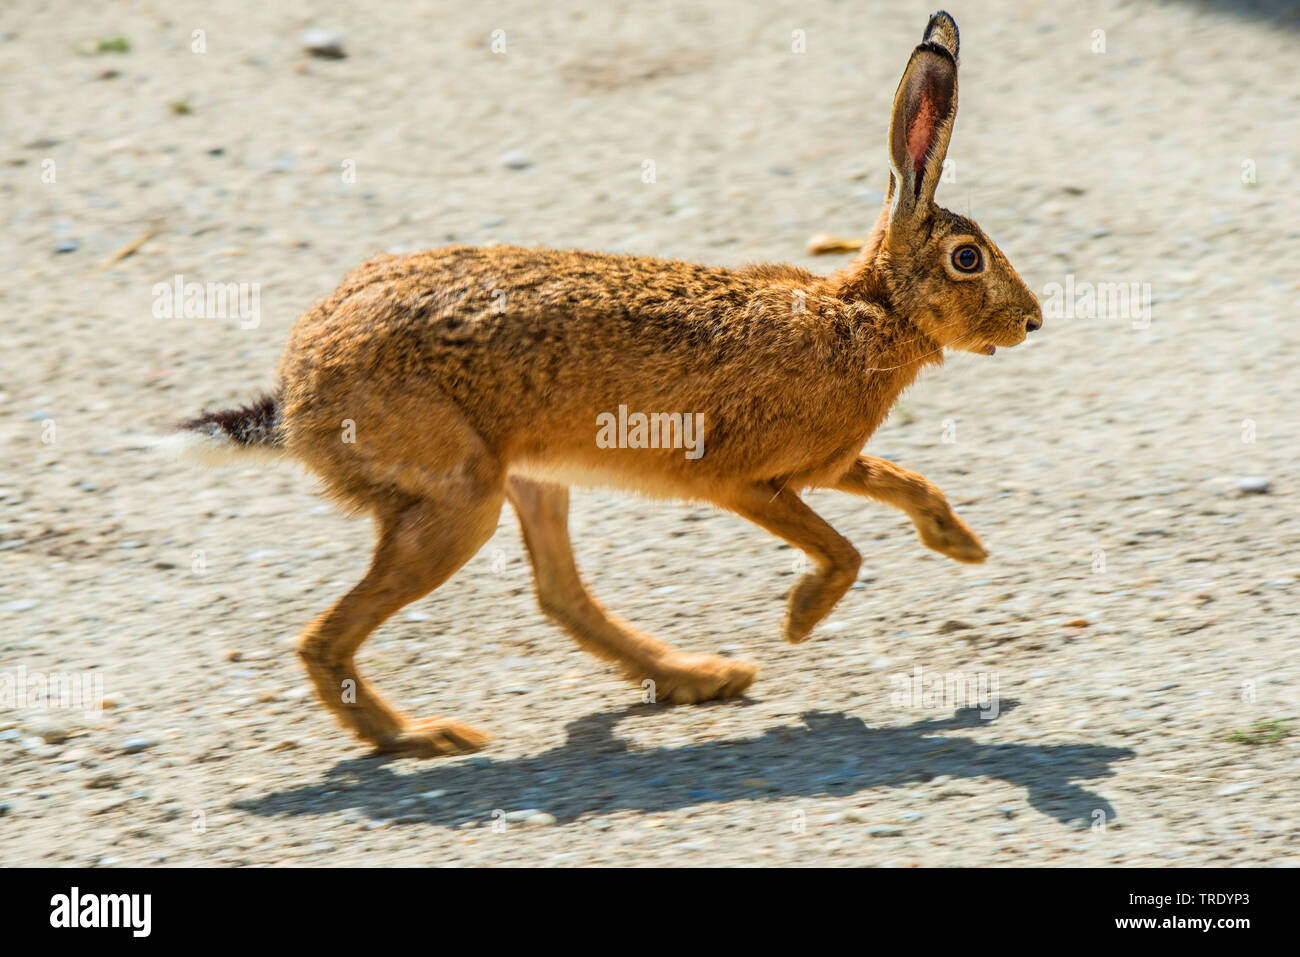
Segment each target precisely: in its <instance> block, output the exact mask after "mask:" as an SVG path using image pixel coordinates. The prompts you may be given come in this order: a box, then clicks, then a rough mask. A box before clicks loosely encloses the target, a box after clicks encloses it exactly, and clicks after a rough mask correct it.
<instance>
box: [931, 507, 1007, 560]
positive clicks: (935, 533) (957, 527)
mask: <svg viewBox="0 0 1300 957" xmlns="http://www.w3.org/2000/svg"><path fill="white" fill-rule="evenodd" d="M913 521H914V522H915V523H916V530H917V532H918V533H919V534H920V536H921V544H923V545H925V547H926V548H932V549H934V550H935V551H936V552H939V553H940V554H941V555H947V556H948V557H949V558H955V559H956V560H957V561H959V562H968V563H970V564H972V565H978V564H979V563H980V562H982V561H984V560H985V559H986V558H988V557H989V553H988V549H986V548H985V547H984V543H983V542H981V541H980V539H979V536H978V535H976V534H975V533H974V532H973V531H972V530H971V527H970V526H969V525H967V524H966V523H965V522H963V521H962V520H961V518H960V517H958V515H957V513H956V512H954V511H953V510H952V509H951V508H949V507H948V505H947V503H946V502H945V503H944V507H943V508H942V509H935V510H932V511H926V512H924V513H922V514H920V515H918V516H916V517H915V518H914V519H913Z"/></svg>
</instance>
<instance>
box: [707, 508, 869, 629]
mask: <svg viewBox="0 0 1300 957" xmlns="http://www.w3.org/2000/svg"><path fill="white" fill-rule="evenodd" d="M718 504H719V505H724V506H725V507H727V508H729V509H731V510H732V511H734V512H735V513H736V514H737V515H740V516H742V517H744V518H747V519H749V520H750V521H751V522H753V523H754V524H755V525H761V526H762V527H763V528H765V529H767V530H768V531H769V532H771V533H772V534H773V535H776V536H778V537H779V538H783V539H785V540H786V541H787V542H789V543H790V544H791V545H793V546H795V547H796V548H798V549H801V550H802V551H803V552H804V554H806V555H807V556H808V557H809V558H811V559H812V560H813V561H814V562H816V564H817V567H816V568H815V569H814V570H813V571H810V572H809V573H808V574H806V575H804V576H803V578H801V579H800V580H799V582H798V584H796V585H795V587H794V591H793V592H791V594H790V610H789V613H788V614H787V616H786V621H785V640H786V641H788V642H790V643H792V644H798V643H799V642H801V641H803V640H804V639H806V638H807V637H808V635H809V634H810V633H811V632H812V630H813V626H814V625H816V624H817V622H819V621H821V620H822V619H823V618H825V617H826V615H827V614H829V613H830V610H831V609H832V608H833V607H835V603H836V602H837V601H839V600H840V598H842V597H843V596H844V593H845V592H846V591H848V590H849V586H851V585H852V584H853V582H854V580H855V579H856V578H857V576H858V568H859V566H860V565H861V564H862V556H860V555H859V554H858V550H857V549H856V548H854V547H853V545H852V544H850V543H849V540H848V539H846V538H845V537H844V536H843V535H841V534H840V533H839V532H837V531H835V529H833V528H831V527H830V525H828V524H826V521H825V519H823V518H822V517H821V516H820V515H818V514H817V513H816V512H814V511H813V510H812V509H811V508H809V507H808V506H807V505H806V504H804V501H803V499H801V498H800V497H799V496H798V495H796V494H795V493H794V492H791V491H788V490H786V489H784V488H780V489H778V488H774V487H773V486H771V485H767V484H760V485H750V486H746V487H745V488H743V489H740V490H739V491H737V492H735V493H734V494H733V495H731V496H729V497H728V498H726V499H725V500H720V501H719V502H718Z"/></svg>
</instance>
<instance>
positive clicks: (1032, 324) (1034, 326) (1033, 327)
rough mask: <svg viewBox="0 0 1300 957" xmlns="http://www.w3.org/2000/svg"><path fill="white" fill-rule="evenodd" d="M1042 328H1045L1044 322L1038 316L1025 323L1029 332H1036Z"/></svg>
mask: <svg viewBox="0 0 1300 957" xmlns="http://www.w3.org/2000/svg"><path fill="white" fill-rule="evenodd" d="M1041 328H1043V320H1042V319H1039V318H1038V317H1037V316H1030V317H1029V318H1028V319H1027V320H1026V321H1025V329H1026V330H1028V331H1029V332H1036V331H1037V330H1039V329H1041Z"/></svg>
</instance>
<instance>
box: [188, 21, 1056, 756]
mask: <svg viewBox="0 0 1300 957" xmlns="http://www.w3.org/2000/svg"><path fill="white" fill-rule="evenodd" d="M957 54H958V34H957V25H956V23H954V22H953V19H952V17H951V16H949V15H948V14H947V13H943V12H940V13H936V14H935V15H934V16H933V17H931V18H930V21H929V24H928V26H927V27H926V30H925V35H924V38H923V40H922V42H921V44H920V45H919V46H917V47H916V49H915V50H913V51H912V55H911V59H910V60H909V61H908V64H907V68H906V70H904V72H903V77H902V80H901V82H900V83H899V85H898V91H897V93H896V94H895V97H894V107H893V116H892V119H891V121H890V126H889V158H890V166H891V170H892V173H891V177H890V183H889V191H888V194H887V196H886V199H885V207H884V209H883V210H882V211H881V213H880V217H879V219H878V221H877V222H876V224H875V228H874V230H873V231H872V233H871V236H870V239H869V240H868V242H867V243H866V245H865V246H864V248H863V249H862V251H861V252H860V253H859V255H858V256H857V257H856V258H855V259H854V260H853V261H852V263H851V264H850V265H849V266H848V267H847V268H845V269H842V270H840V271H839V272H837V273H834V274H832V275H827V276H820V275H814V274H813V273H810V272H808V271H806V270H804V269H800V268H797V267H794V266H788V265H760V266H745V267H742V268H737V269H727V268H720V267H717V266H704V265H696V264H692V263H685V262H675V261H670V260H661V259H650V258H643V257H639V256H625V255H608V254H603V253H592V252H567V251H566V252H561V251H556V250H549V249H519V248H513V247H506V246H495V247H490V248H485V249H476V248H469V247H463V246H462V247H454V248H448V249H437V250H432V251H430V252H424V253H418V254H416V255H411V256H385V257H381V258H378V259H375V260H372V261H370V262H367V263H365V264H363V265H362V266H360V267H359V268H358V269H356V270H355V271H354V272H352V273H351V274H350V275H348V276H347V277H346V278H345V279H344V280H343V284H342V285H341V286H339V288H338V289H337V290H335V291H334V292H333V293H332V294H331V295H329V296H327V297H326V298H325V299H324V300H323V301H321V302H319V303H317V304H316V305H315V306H314V307H313V308H312V309H311V310H310V311H309V312H307V313H306V314H305V315H303V316H302V317H301V318H300V319H299V320H298V322H297V324H296V325H295V326H294V328H293V332H292V334H291V336H290V340H289V344H288V347H287V349H286V350H285V353H284V357H283V359H282V361H281V364H280V369H279V385H278V387H277V388H276V389H275V391H274V392H273V393H271V394H270V395H268V396H266V397H264V398H262V399H260V400H258V401H256V402H255V403H254V404H252V405H250V406H247V407H244V408H239V409H231V410H226V411H220V412H209V413H205V414H203V415H201V416H199V417H198V418H196V419H194V420H192V421H190V422H187V423H185V425H184V427H183V428H184V429H186V430H188V431H187V432H185V433H183V434H184V435H187V436H188V437H189V440H190V441H191V443H193V444H196V445H199V446H201V447H203V448H206V449H207V450H208V451H215V450H216V449H217V448H218V447H226V448H229V449H232V450H243V451H254V450H261V451H268V452H275V453H279V454H284V455H288V456H291V457H293V458H295V459H297V460H299V461H300V462H302V463H304V464H305V465H307V466H308V467H309V468H310V469H312V470H313V471H315V472H316V473H317V474H318V475H319V476H320V477H321V478H322V479H323V481H324V485H325V488H326V490H327V491H328V493H329V494H330V495H332V496H333V497H334V498H335V499H336V500H338V501H339V502H340V503H342V504H343V505H345V506H346V507H349V508H351V509H354V510H357V511H363V512H367V513H369V514H370V515H371V516H372V517H373V518H374V521H375V523H376V528H377V534H378V542H377V545H376V548H375V553H374V558H373V561H372V564H371V566H370V569H369V571H368V572H367V573H366V576H365V578H363V579H362V581H361V582H360V583H359V584H358V585H357V586H356V587H355V588H353V589H352V590H351V591H350V592H348V593H347V594H346V595H345V596H343V598H341V599H340V600H339V601H338V602H337V603H336V604H335V605H334V606H333V607H332V608H331V609H330V610H329V611H327V612H325V613H324V614H323V615H321V616H320V617H319V618H317V619H316V620H315V621H313V622H312V623H311V624H310V625H308V626H307V628H306V630H305V631H304V632H303V633H302V636H301V639H300V643H299V646H298V648H299V653H300V654H301V656H302V659H303V661H304V662H305V663H306V666H307V671H308V673H309V674H310V676H311V679H312V681H313V683H314V684H315V687H316V690H317V692H318V693H319V695H320V697H321V699H322V700H323V701H324V702H325V704H326V705H328V706H329V708H330V709H331V710H332V711H333V712H334V714H335V715H337V716H338V718H339V719H340V720H341V721H342V723H343V724H344V725H346V726H347V727H348V728H350V729H351V730H352V731H354V732H355V733H356V734H357V735H359V736H360V737H361V738H363V739H365V740H366V741H368V742H370V743H372V744H373V745H375V746H376V747H378V748H379V749H380V750H383V751H390V752H402V753H408V754H422V755H433V754H451V753H456V752H461V751H467V750H473V749H475V748H478V747H479V746H481V745H482V744H483V743H484V741H485V740H486V739H487V738H486V735H484V734H483V733H482V732H480V731H478V730H476V729H474V728H471V727H467V726H466V725H464V724H462V723H460V722H458V721H454V720H451V719H449V718H434V719H428V720H424V721H417V720H413V719H411V718H408V717H407V716H405V715H403V714H401V713H399V712H397V711H395V710H393V708H391V707H390V706H389V705H388V704H387V703H386V702H385V701H384V700H383V699H382V698H381V697H380V695H379V693H378V692H377V691H376V690H375V689H374V688H373V687H371V686H370V685H369V684H368V683H367V682H366V681H364V680H363V679H362V678H361V677H360V676H359V675H358V674H357V669H356V665H355V664H354V661H353V657H354V655H355V654H356V651H357V649H358V647H359V646H360V645H361V643H362V642H363V641H364V640H365V639H366V636H367V635H369V634H370V633H371V632H372V631H373V630H374V629H375V628H376V627H377V626H378V625H379V624H380V623H381V622H383V621H384V620H385V619H386V618H388V617H389V616H390V615H392V614H393V613H394V612H396V611H397V610H398V609H399V608H401V607H402V606H403V605H406V604H407V603H408V602H412V601H415V600H416V599H418V598H420V597H422V596H424V595H426V594H428V593H429V591H431V590H432V589H434V588H437V587H438V586H439V585H441V584H442V583H443V582H444V581H446V580H447V579H448V578H449V577H450V576H451V575H452V574H453V573H455V571H456V570H457V569H458V568H460V566H461V565H463V564H464V563H465V562H466V561H467V560H468V559H469V558H470V557H471V556H473V555H474V554H475V552H477V551H478V550H479V548H481V547H482V545H483V544H484V543H485V542H486V541H487V540H488V539H489V538H490V537H491V536H492V534H493V532H494V531H495V529H496V527H497V520H498V516H499V513H500V511H501V506H502V503H503V501H505V500H506V499H509V501H510V502H511V504H512V505H513V506H514V509H515V511H516V512H517V513H518V517H519V522H520V525H521V526H522V529H523V537H524V540H525V542H526V544H527V548H528V553H529V556H530V558H531V560H532V566H533V574H534V576H535V580H536V586H537V596H538V599H539V601H540V603H541V607H542V610H543V611H544V612H545V613H546V614H547V615H549V616H550V617H551V618H553V619H554V620H555V621H556V622H557V623H559V624H560V625H561V626H562V627H564V628H565V629H567V630H568V631H569V632H570V633H571V634H572V635H573V637H574V638H575V639H577V641H578V642H579V644H580V645H581V646H582V647H583V648H585V649H587V650H588V651H590V652H592V653H594V654H596V655H599V656H601V657H602V658H606V659H608V660H610V661H612V662H614V663H615V664H616V665H618V667H619V668H620V669H621V670H622V671H623V673H624V674H625V675H626V676H627V677H628V678H630V679H631V680H633V681H634V682H637V683H642V682H644V681H646V680H647V679H648V680H650V681H652V682H654V686H653V687H654V690H655V692H656V694H657V697H658V698H660V699H663V700H667V701H672V702H697V701H705V700H709V699H715V698H726V697H731V696H735V695H739V694H741V693H742V692H744V691H745V689H746V688H747V687H748V686H749V684H750V682H751V681H752V680H753V678H754V674H755V668H754V666H753V665H751V664H749V663H748V662H743V661H735V660H730V659H726V658H721V657H717V656H714V655H704V654H689V653H686V652H683V651H679V650H677V649H675V648H673V647H670V646H669V645H667V644H664V643H663V642H661V641H658V640H656V639H655V638H653V637H651V636H650V635H647V634H645V633H644V632H641V631H638V630H637V629H635V628H633V627H632V626H631V625H629V624H627V623H626V622H625V621H623V620H621V619H619V618H617V617H616V616H614V615H611V614H610V613H608V612H607V611H605V609H604V608H602V607H601V606H600V604H599V603H597V602H596V600H595V599H594V598H592V597H591V595H590V594H589V593H588V592H587V589H586V587H585V586H584V584H583V582H582V579H581V578H580V577H579V575H578V571H577V569H576V568H575V566H574V559H573V550H572V546H571V545H570V542H569V535H568V508H569V493H568V488H567V486H568V485H570V484H577V485H600V486H612V487H617V488H622V489H627V490H632V491H636V492H641V493H645V494H648V495H652V496H660V497H671V498H676V499H685V500H691V501H698V502H709V503H712V504H714V505H717V506H720V507H722V508H726V509H730V510H732V511H734V512H736V513H737V514H739V515H742V516H744V517H745V518H747V519H749V520H750V521H752V522H754V523H756V524H758V525H760V526H762V527H763V528H765V529H767V530H768V531H769V532H772V533H773V534H774V535H776V536H778V537H780V538H783V539H785V540H786V541H787V542H789V543H790V544H791V545H793V546H795V547H797V548H799V549H802V550H803V551H804V552H805V553H806V554H807V555H808V556H809V557H810V558H811V559H812V562H813V567H814V570H813V571H811V572H810V573H808V574H806V575H805V576H804V577H803V578H802V580H800V581H799V582H798V584H797V585H796V586H795V588H794V591H793V593H792V595H791V596H790V602H789V612H788V616H787V619H786V624H785V637H786V639H787V640H788V641H791V642H800V641H803V640H804V639H806V638H807V637H808V635H809V633H810V632H811V631H812V629H813V626H814V625H816V624H817V623H818V622H819V621H820V620H821V619H822V618H823V617H825V616H826V614H827V613H828V612H829V611H830V610H831V608H832V606H834V604H835V603H836V602H837V601H838V600H839V599H840V597H841V596H842V595H843V594H844V593H845V591H846V590H847V589H848V588H849V586H850V585H851V584H852V583H853V582H854V580H855V578H856V577H857V572H858V564H859V560H860V559H859V555H858V552H857V551H856V550H855V549H854V548H853V546H852V545H851V544H849V542H848V541H847V540H846V539H844V538H843V537H842V536H841V535H839V534H838V533H837V532H836V531H835V530H834V529H833V528H831V527H830V526H829V525H828V524H826V522H825V521H823V520H822V519H821V518H820V517H819V516H818V515H817V514H816V513H815V512H813V511H812V509H810V508H809V507H808V506H807V505H806V504H805V503H804V502H803V500H802V499H801V498H800V493H801V492H802V491H804V490H805V489H809V488H813V487H825V488H836V489H840V490H842V491H845V492H850V493H853V494H856V495H862V496H865V497H867V498H871V499H875V500H876V501H878V502H882V503H884V504H886V505H890V506H893V507H894V508H898V509H901V510H902V511H903V512H905V513H906V514H907V515H908V516H909V517H910V518H911V519H912V521H913V522H914V523H915V525H916V527H917V530H918V531H919V533H920V538H921V541H922V542H923V543H924V544H925V545H927V546H928V547H930V548H932V549H935V550H936V551H939V552H941V553H943V554H945V555H948V556H950V557H952V558H955V559H957V560H958V561H963V562H981V561H983V560H984V558H985V556H986V553H985V550H984V547H983V545H982V544H981V543H980V540H979V538H978V537H977V536H976V535H975V534H974V533H973V532H972V531H971V530H970V529H969V528H968V527H967V526H966V524H965V523H964V522H963V521H962V520H961V519H960V518H958V517H957V515H956V514H954V512H953V510H952V509H951V507H950V506H949V505H948V502H947V500H946V498H945V497H944V494H943V493H942V492H941V491H940V490H939V489H938V488H936V487H935V486H933V485H931V484H930V483H929V482H928V481H927V480H926V479H925V478H924V476H921V475H918V474H917V473H915V472H909V471H907V470H906V469H902V468H899V467H898V466H897V465H894V464H892V463H890V462H886V461H884V460H882V459H878V458H872V457H870V456H865V455H862V454H861V449H862V447H863V445H864V444H865V443H866V441H867V439H868V438H869V437H870V436H871V434H872V432H874V431H875V429H876V428H877V426H879V425H880V423H881V421H882V420H883V419H884V418H885V416H886V414H887V413H888V412H889V409H890V407H891V406H892V405H893V404H894V402H895V400H896V399H897V398H898V396H899V394H900V393H901V392H902V391H903V390H904V389H905V388H907V387H908V385H910V384H911V383H912V382H913V380H915V379H916V377H917V374H918V373H919V372H920V371H921V370H922V369H923V368H924V367H926V366H927V365H936V364H940V363H942V361H943V350H944V349H961V350H965V351H968V352H976V353H981V354H986V355H991V354H992V353H993V352H994V349H995V348H996V347H997V346H1014V345H1016V344H1017V343H1019V342H1021V341H1022V340H1023V339H1024V338H1025V335H1026V333H1027V332H1028V331H1030V330H1033V329H1037V328H1039V326H1040V325H1041V322H1042V320H1041V311H1040V309H1039V305H1038V302H1037V300H1036V299H1035V298H1034V296H1033V294H1032V293H1031V292H1030V291H1029V289H1028V288H1026V286H1025V284H1024V283H1023V282H1022V281H1021V279H1020V277H1019V276H1017V275H1016V272H1015V270H1014V269H1012V268H1011V266H1010V264H1009V263H1008V262H1007V260H1006V258H1005V257H1004V256H1003V255H1002V252H1001V251H1000V250H999V249H998V248H997V247H996V246H994V245H993V243H992V242H990V241H989V239H988V237H987V236H985V235H984V233H983V232H982V231H981V230H980V228H979V227H978V226H976V225H975V224H974V223H973V222H971V221H970V220H968V219H965V218H963V217H961V216H958V215H955V214H953V213H950V212H948V211H947V210H945V209H941V208H939V207H938V206H936V205H935V204H934V192H935V186H936V185H937V184H938V182H939V176H940V172H941V166H942V164H943V160H944V154H945V152H946V150H947V147H948V139H949V136H950V135H951V133H952V127H953V121H954V119H955V118H956V115H957ZM628 410H631V412H629V411H628Z"/></svg>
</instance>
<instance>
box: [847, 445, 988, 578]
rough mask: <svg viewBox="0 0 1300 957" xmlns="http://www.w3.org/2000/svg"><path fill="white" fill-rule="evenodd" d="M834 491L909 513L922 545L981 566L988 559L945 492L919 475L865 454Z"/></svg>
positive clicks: (982, 546) (976, 536)
mask: <svg viewBox="0 0 1300 957" xmlns="http://www.w3.org/2000/svg"><path fill="white" fill-rule="evenodd" d="M835 488H837V489H838V490H839V491H841V492H851V493H853V494H854V495H865V496H866V497H867V498H871V499H875V500H876V501H877V502H880V503H882V504H884V505H890V506H892V507H894V508H897V509H900V510H902V511H903V512H906V513H907V516H908V518H910V519H911V520H912V524H913V525H915V526H916V531H917V532H918V534H919V535H920V536H921V543H922V544H923V545H925V546H926V547H927V548H932V549H934V550H935V551H936V552H939V553H940V554H943V555H947V556H948V557H949V558H955V559H956V560H957V561H959V562H969V563H971V564H978V563H980V562H982V561H984V559H986V558H988V556H989V553H988V551H987V550H986V549H985V548H984V543H983V542H981V541H980V540H979V536H978V535H976V534H975V533H974V532H973V531H971V528H970V526H969V525H967V524H966V523H965V522H963V521H962V520H961V519H960V518H959V517H958V516H957V513H956V512H954V511H953V510H952V506H951V505H949V504H948V499H947V498H946V497H945V496H944V494H943V492H942V491H940V490H939V488H938V487H937V486H935V485H933V484H931V483H930V481H929V480H928V479H926V477H925V476H924V475H921V474H920V473H919V472H909V471H908V470H907V469H905V468H900V467H899V466H897V465H895V464H894V463H893V462H887V461H886V460H885V459H878V458H873V457H872V456H870V455H862V456H859V457H858V460H857V461H856V462H854V463H853V465H852V467H851V468H850V469H849V470H848V471H847V472H845V473H844V475H843V476H842V477H841V478H840V480H839V481H838V482H837V483H836V484H835Z"/></svg>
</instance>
